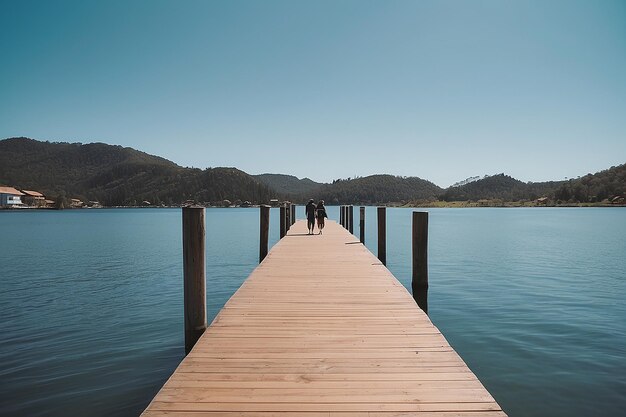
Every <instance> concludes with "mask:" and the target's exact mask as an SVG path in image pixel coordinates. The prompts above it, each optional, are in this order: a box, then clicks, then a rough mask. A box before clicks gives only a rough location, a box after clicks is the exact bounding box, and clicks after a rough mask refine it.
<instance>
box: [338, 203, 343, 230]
mask: <svg viewBox="0 0 626 417" xmlns="http://www.w3.org/2000/svg"><path fill="white" fill-rule="evenodd" d="M339 224H340V225H342V226H343V206H339Z"/></svg>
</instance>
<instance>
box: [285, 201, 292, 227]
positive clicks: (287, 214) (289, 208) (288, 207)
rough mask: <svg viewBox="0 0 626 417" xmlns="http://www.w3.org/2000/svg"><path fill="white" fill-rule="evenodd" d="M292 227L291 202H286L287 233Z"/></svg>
mask: <svg viewBox="0 0 626 417" xmlns="http://www.w3.org/2000/svg"><path fill="white" fill-rule="evenodd" d="M289 229H291V203H290V204H285V233H287V232H288V231H289Z"/></svg>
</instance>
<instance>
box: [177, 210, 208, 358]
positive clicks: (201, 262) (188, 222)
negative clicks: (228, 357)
mask: <svg viewBox="0 0 626 417" xmlns="http://www.w3.org/2000/svg"><path fill="white" fill-rule="evenodd" d="M204 246H205V220H204V207H184V208H183V291H184V310H185V312H184V314H185V354H188V353H189V352H191V349H192V348H193V346H194V345H195V344H196V342H197V341H198V339H199V338H200V336H202V333H204V331H205V330H206V327H207V321H206V275H205V274H206V271H205V249H204Z"/></svg>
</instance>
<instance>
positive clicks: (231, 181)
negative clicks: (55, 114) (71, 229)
mask: <svg viewBox="0 0 626 417" xmlns="http://www.w3.org/2000/svg"><path fill="white" fill-rule="evenodd" d="M0 186H12V187H16V188H19V189H26V190H35V191H40V192H42V193H44V194H45V195H46V196H47V197H50V198H53V199H58V200H60V201H63V200H66V199H68V198H80V199H82V200H83V201H89V200H97V201H100V202H101V203H102V204H104V205H107V206H114V205H136V204H142V202H143V201H149V202H150V203H151V204H153V205H160V204H166V205H173V204H180V203H182V202H185V201H187V200H194V201H196V202H199V203H205V202H209V203H217V202H220V201H222V200H225V199H228V200H231V201H232V202H235V201H236V200H242V201H245V200H248V201H250V202H252V203H267V202H269V200H270V199H271V198H278V199H289V200H291V201H293V202H296V203H299V204H301V203H303V202H305V201H306V199H308V198H314V199H316V200H320V199H324V200H325V201H326V203H327V204H387V203H410V204H426V205H428V204H430V203H431V202H435V201H437V200H443V201H448V202H451V201H479V200H496V201H497V200H501V201H503V202H517V201H522V202H523V201H533V200H536V199H538V198H540V197H546V199H547V200H548V203H545V204H572V203H573V204H577V203H595V202H607V201H612V202H614V201H623V197H625V196H626V164H624V165H619V166H616V167H611V168H610V169H607V170H605V171H601V172H598V173H596V174H587V175H585V176H584V177H579V178H577V179H570V180H569V181H549V182H537V183H531V182H529V183H524V182H522V181H519V180H517V179H515V178H512V177H510V176H508V175H505V174H498V175H492V176H486V177H484V178H481V179H477V178H476V177H473V178H469V179H468V180H466V181H463V182H461V183H457V184H455V186H452V187H449V188H447V189H445V190H443V189H442V188H440V187H438V186H437V185H435V184H433V183H432V182H430V181H427V180H424V179H421V178H417V177H398V176H393V175H372V176H368V177H359V178H353V179H350V178H348V179H338V180H335V181H333V182H332V184H319V183H316V182H314V181H311V180H310V179H308V178H304V179H298V178H296V177H294V176H290V175H280V174H262V175H256V176H251V175H248V174H247V173H245V172H243V171H240V170H238V169H236V168H208V169H205V170H200V169H195V168H183V167H181V166H179V165H176V164H175V163H173V162H171V161H168V160H167V159H164V158H160V157H158V156H153V155H149V154H147V153H144V152H140V151H137V150H135V149H132V148H124V147H121V146H114V145H107V144H104V143H91V144H81V143H65V142H60V143H50V142H40V141H36V140H33V139H28V138H11V139H5V140H0ZM546 199H544V201H545V200H546Z"/></svg>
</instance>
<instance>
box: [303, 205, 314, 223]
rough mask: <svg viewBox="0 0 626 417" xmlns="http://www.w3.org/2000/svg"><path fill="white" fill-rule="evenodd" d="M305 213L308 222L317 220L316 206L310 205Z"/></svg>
mask: <svg viewBox="0 0 626 417" xmlns="http://www.w3.org/2000/svg"><path fill="white" fill-rule="evenodd" d="M304 212H305V213H306V218H307V220H310V221H313V220H315V204H313V203H308V204H307V205H306V207H305V208H304Z"/></svg>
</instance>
